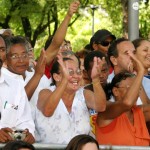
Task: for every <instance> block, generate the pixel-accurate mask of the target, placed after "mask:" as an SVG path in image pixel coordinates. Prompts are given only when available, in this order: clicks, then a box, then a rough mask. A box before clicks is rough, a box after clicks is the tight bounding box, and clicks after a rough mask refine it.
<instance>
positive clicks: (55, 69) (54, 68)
mask: <svg viewBox="0 0 150 150" xmlns="http://www.w3.org/2000/svg"><path fill="white" fill-rule="evenodd" d="M67 60H73V59H71V58H69V57H64V58H63V61H67ZM59 66H60V65H59V63H58V61H57V58H56V59H55V60H54V63H53V65H52V68H51V71H50V73H51V76H52V83H51V85H55V84H56V82H55V80H54V78H53V74H54V73H57V74H58V73H59Z"/></svg>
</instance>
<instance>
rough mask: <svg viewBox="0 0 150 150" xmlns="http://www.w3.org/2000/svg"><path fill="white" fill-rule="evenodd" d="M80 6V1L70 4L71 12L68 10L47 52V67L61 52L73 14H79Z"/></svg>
mask: <svg viewBox="0 0 150 150" xmlns="http://www.w3.org/2000/svg"><path fill="white" fill-rule="evenodd" d="M79 5H80V3H79V1H75V2H72V3H71V4H70V7H69V10H68V12H67V14H66V16H65V18H64V20H63V21H62V23H61V24H60V26H59V28H58V29H57V31H56V33H55V35H54V37H53V40H52V43H51V44H50V46H49V47H48V48H47V50H46V56H47V65H49V64H50V63H51V62H52V60H53V59H54V58H55V57H56V55H57V53H58V51H59V48H60V46H61V44H62V43H63V40H64V39H65V36H66V32H67V28H68V24H69V22H70V20H71V18H72V16H73V14H74V13H76V12H77V10H78V7H79Z"/></svg>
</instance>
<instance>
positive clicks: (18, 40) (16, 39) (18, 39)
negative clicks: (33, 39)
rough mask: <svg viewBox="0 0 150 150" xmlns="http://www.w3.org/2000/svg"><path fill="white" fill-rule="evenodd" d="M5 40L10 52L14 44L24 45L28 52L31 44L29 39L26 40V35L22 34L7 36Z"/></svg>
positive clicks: (7, 50)
mask: <svg viewBox="0 0 150 150" xmlns="http://www.w3.org/2000/svg"><path fill="white" fill-rule="evenodd" d="M5 41H6V46H7V49H6V53H9V51H10V48H11V46H13V45H15V44H21V45H23V46H24V47H25V49H26V52H28V49H29V44H28V41H27V40H26V38H25V37H22V36H19V35H18V36H12V37H7V38H6V39H5Z"/></svg>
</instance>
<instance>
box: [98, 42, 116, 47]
mask: <svg viewBox="0 0 150 150" xmlns="http://www.w3.org/2000/svg"><path fill="white" fill-rule="evenodd" d="M112 42H113V41H111V42H109V41H101V42H97V44H101V45H102V46H108V45H110V44H111V43H112Z"/></svg>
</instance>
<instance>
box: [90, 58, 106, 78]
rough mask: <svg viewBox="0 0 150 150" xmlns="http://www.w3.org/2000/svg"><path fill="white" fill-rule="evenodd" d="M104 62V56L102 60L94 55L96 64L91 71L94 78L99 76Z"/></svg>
mask: <svg viewBox="0 0 150 150" xmlns="http://www.w3.org/2000/svg"><path fill="white" fill-rule="evenodd" d="M104 63H105V58H104V57H103V58H102V60H101V59H100V58H97V57H94V64H93V68H92V71H91V78H92V80H93V79H95V78H99V76H100V73H101V69H102V66H103V64H104Z"/></svg>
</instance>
